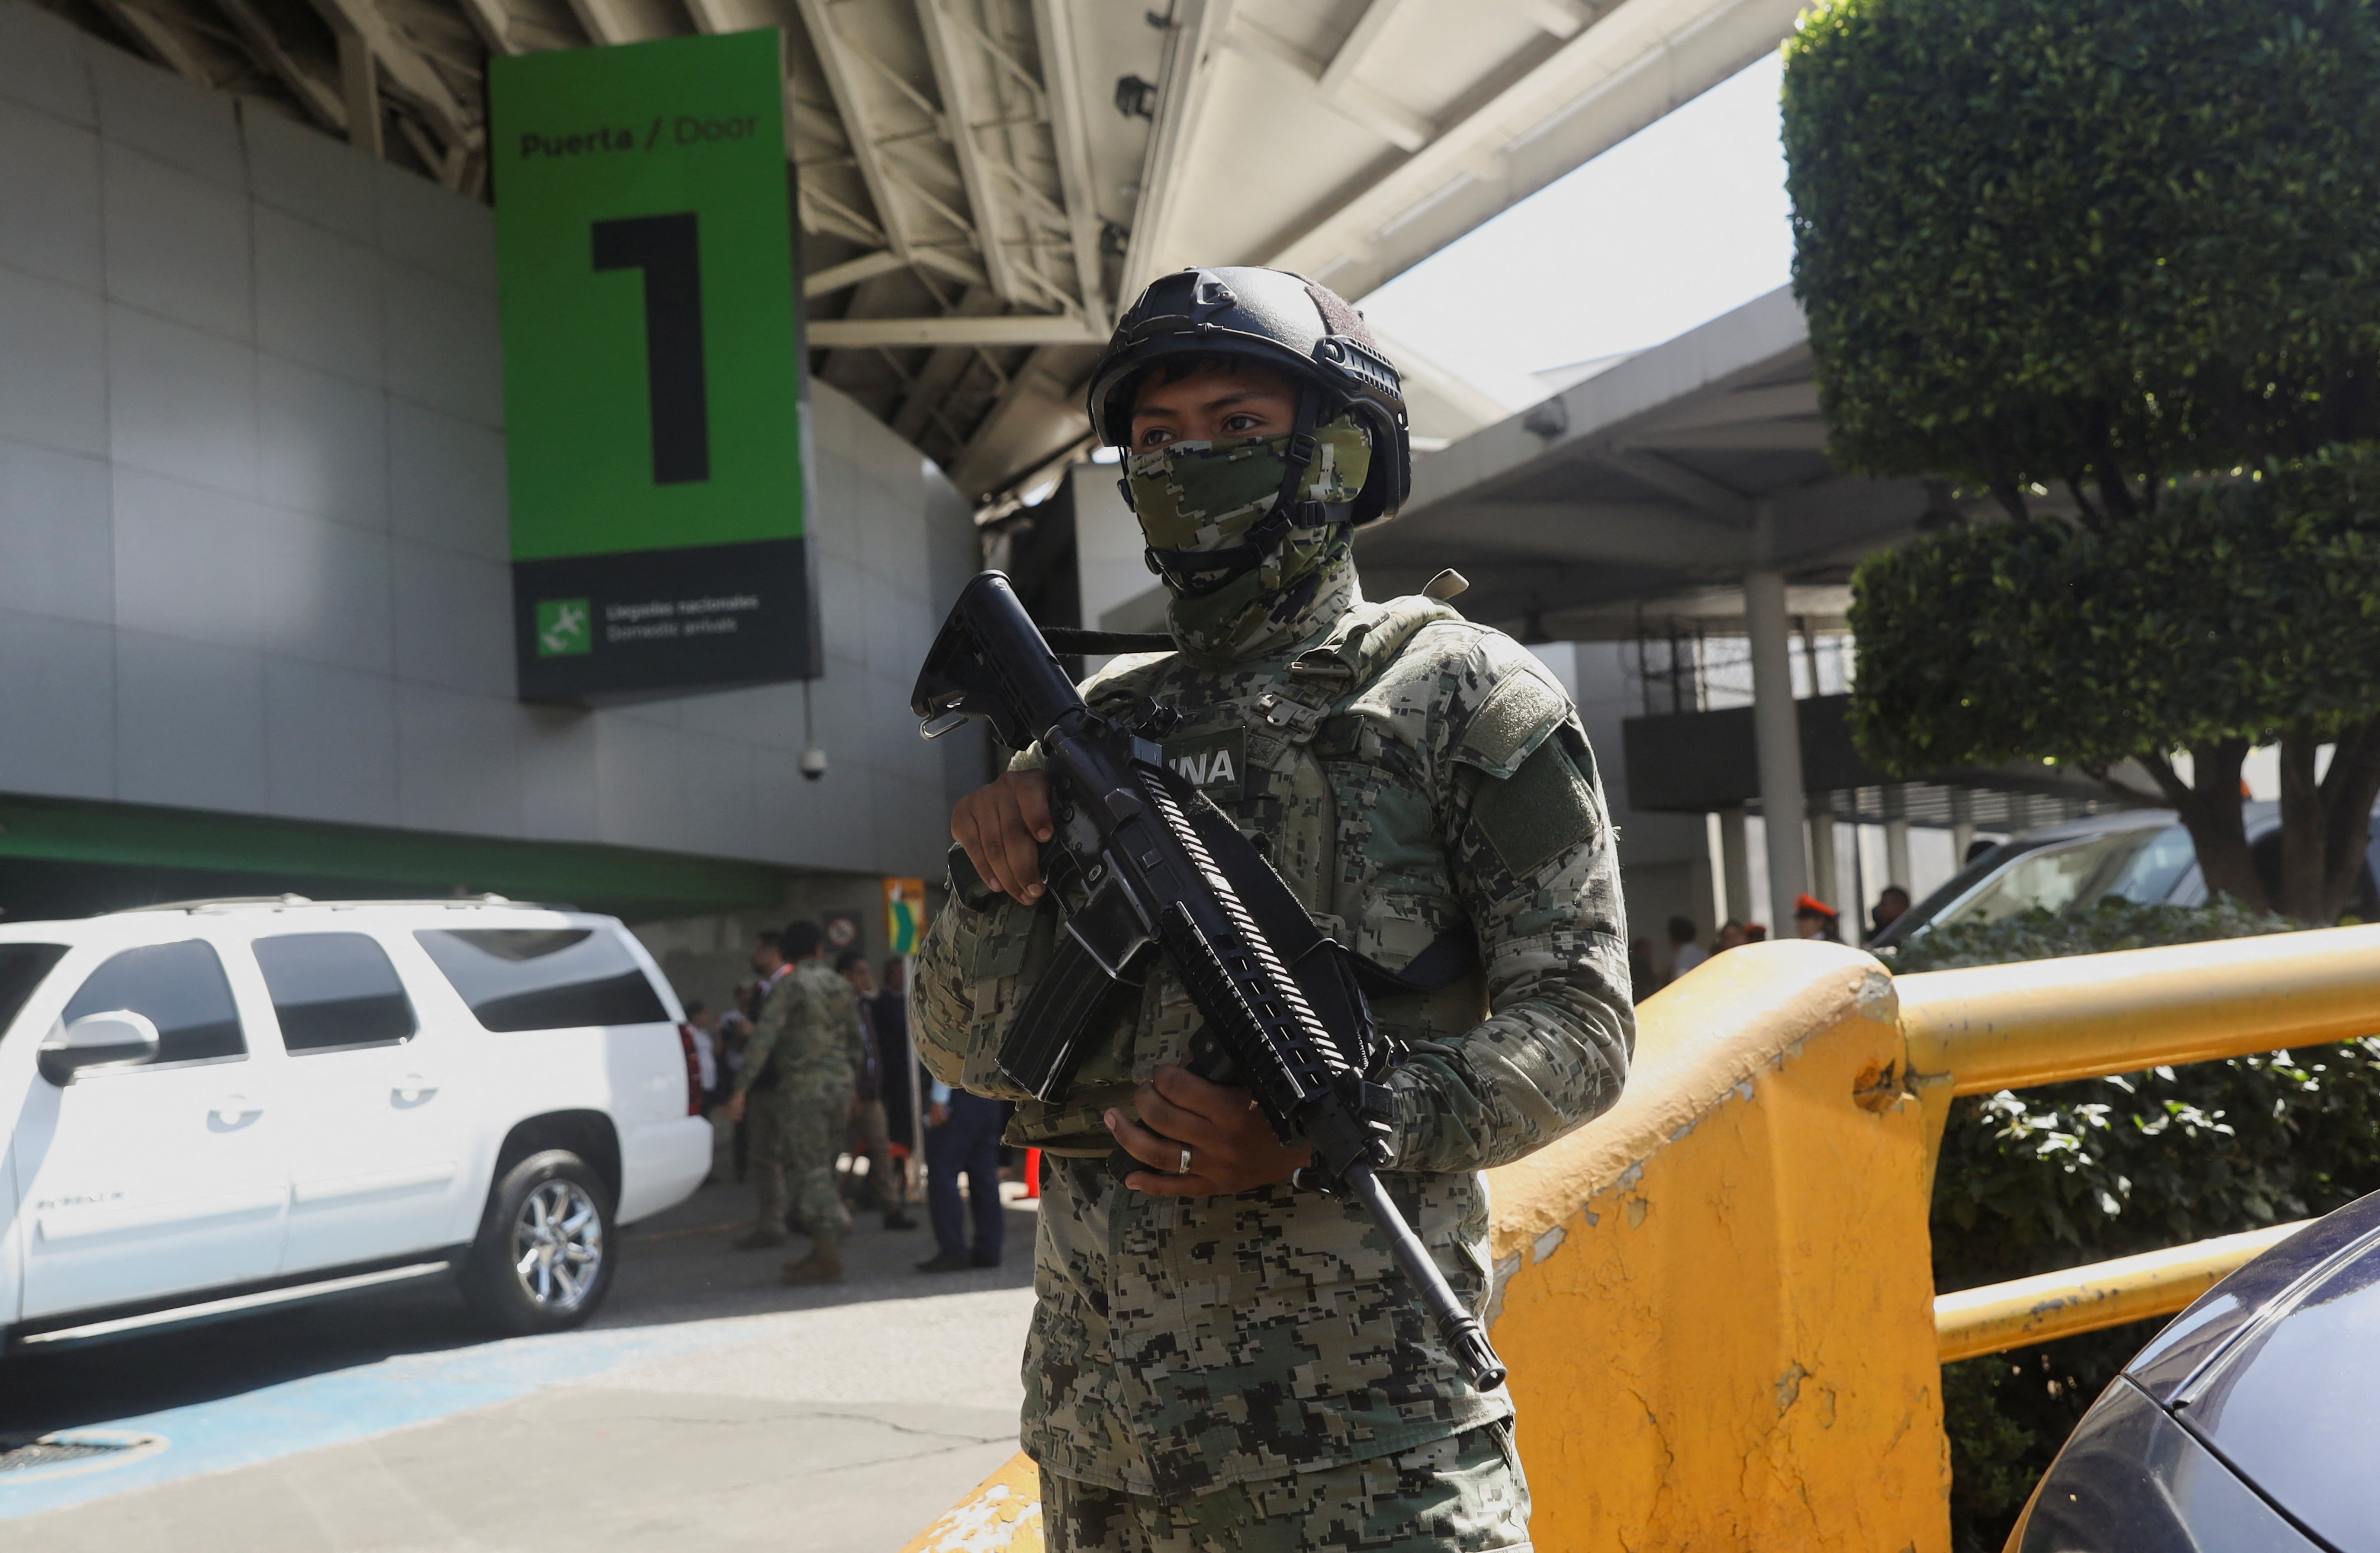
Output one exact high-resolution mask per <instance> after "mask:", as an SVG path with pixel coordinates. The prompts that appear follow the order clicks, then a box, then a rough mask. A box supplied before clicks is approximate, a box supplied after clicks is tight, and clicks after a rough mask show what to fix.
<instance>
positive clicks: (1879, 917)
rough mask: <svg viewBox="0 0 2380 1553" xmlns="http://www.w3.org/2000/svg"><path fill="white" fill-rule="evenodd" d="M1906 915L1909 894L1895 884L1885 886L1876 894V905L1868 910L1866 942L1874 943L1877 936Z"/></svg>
mask: <svg viewBox="0 0 2380 1553" xmlns="http://www.w3.org/2000/svg"><path fill="white" fill-rule="evenodd" d="M1908 913H1909V892H1908V891H1906V890H1903V889H1902V888H1901V887H1900V886H1899V885H1897V884H1888V885H1886V886H1885V887H1884V889H1883V890H1882V891H1881V892H1878V893H1877V895H1876V904H1875V905H1873V906H1870V907H1869V908H1868V914H1867V916H1868V923H1869V927H1868V931H1867V941H1868V942H1870V943H1874V942H1875V941H1876V938H1877V935H1879V934H1881V933H1882V932H1883V931H1884V930H1885V929H1886V928H1889V927H1891V926H1892V925H1893V924H1894V923H1896V922H1898V921H1900V919H1901V918H1902V917H1903V916H1907V915H1908Z"/></svg>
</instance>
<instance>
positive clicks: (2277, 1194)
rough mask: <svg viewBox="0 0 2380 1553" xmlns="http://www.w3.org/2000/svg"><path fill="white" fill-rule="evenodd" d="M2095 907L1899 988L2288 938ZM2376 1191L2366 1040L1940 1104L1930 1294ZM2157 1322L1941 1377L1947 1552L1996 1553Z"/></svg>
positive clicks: (1941, 937) (1991, 938)
mask: <svg viewBox="0 0 2380 1553" xmlns="http://www.w3.org/2000/svg"><path fill="white" fill-rule="evenodd" d="M2293 926H2294V925H2293V924H2290V923H2289V922H2288V921H2286V920H2285V919H2282V918H2279V917H2275V916H2265V915H2261V914H2257V913H2252V912H2247V911H2243V910H2241V909H2240V908H2239V907H2237V906H2235V905H2230V904H2221V905H2216V906H2211V907H2204V908H2196V909H2192V908H2184V907H2178V906H2162V905H2159V906H2136V905H2132V904H2130V903H2127V902H2109V903H2107V904H2104V905H2102V906H2101V907H2100V908H2099V909H2098V910H2096V911H2094V912H2090V913H2085V914H2078V915H2074V916H2052V915H2051V914H2049V913H2047V912H2034V913H2033V914H2031V915H2029V916H2020V917H2015V918H2011V919H2010V920H2008V921H2005V922H1998V923H1991V924H1983V925H1975V926H1969V927H1950V928H1938V929H1937V930H1935V931H1934V932H1932V933H1928V934H1926V935H1925V936H1924V937H1922V938H1921V939H1920V940H1918V941H1917V942H1915V943H1913V944H1910V945H1907V946H1905V947H1903V948H1901V949H1900V950H1899V951H1898V952H1895V953H1894V954H1893V955H1892V956H1891V959H1892V961H1893V962H1894V968H1895V970H1896V971H1898V972H1911V971H1916V970H1930V969H1946V968H1949V967H1951V966H1957V965H1992V964H1998V963H2003V962H2006V961H2010V960H2028V959H2046V958H2055V957H2058V956H2062V955H2067V954H2091V953H2098V952H2105V951H2110V950H2119V949H2138V948H2143V947H2147V946H2149V945H2152V944H2159V943H2190V942H2198V941H2203V940H2210V939H2228V938H2240V937H2245V936H2250V935H2253V934H2258V933H2265V932H2276V931H2286V930H2289V928H2291V927H2293ZM2375 1186H2380V1038H2374V1039H2365V1040H2358V1041H2349V1042H2346V1043H2344V1044H2341V1045H2338V1046H2324V1047H2317V1048H2312V1049H2306V1050H2303V1051H2294V1052H2274V1053H2271V1054H2268V1055H2265V1056H2261V1057H2245V1058H2238V1059H2235V1060H2233V1061H2230V1062H2204V1063H2198V1064H2194V1065H2192V1066H2188V1067H2181V1068H2156V1069H2153V1070H2150V1071H2148V1072H2145V1073H2135V1074H2119V1075H2117V1076H2114V1077H2110V1078H2101V1079H2086V1080H2081V1081H2078V1082H2075V1083H2070V1084H2058V1085H2049V1086H2044V1087H2042V1088H2038V1089H2029V1090H2025V1091H2022V1093H2011V1092H2009V1091H2002V1092H2001V1093H1999V1094H1998V1095H1991V1096H1982V1097H1974V1098H1967V1099H1962V1100H1959V1101H1957V1102H1955V1103H1954V1104H1953V1106H1952V1108H1951V1113H1950V1119H1949V1127H1948V1128H1947V1130H1946V1131H1945V1133H1944V1135H1943V1139H1942V1157H1941V1165H1940V1168H1939V1169H1938V1171H1937V1173H1936V1175H1935V1182H1934V1204H1933V1237H1934V1280H1935V1287H1936V1288H1937V1289H1938V1290H1942V1291H1944V1292H1949V1291H1951V1290H1957V1289H1969V1288H1973V1287H1975V1286H1977V1285H1979V1284H1985V1283H1998V1282H2001V1281H2003V1280H2008V1279H2013V1278H2023V1277H2027V1276H2029V1275H2031V1274H2034V1273H2039V1272H2050V1271H2054V1270H2057V1269H2058V1268H2070V1267H2077V1266H2081V1265H2083V1264H2085V1263H2090V1262H2097V1261H2103V1260H2106V1259H2107V1258H2108V1257H2113V1256H2130V1255H2131V1254H2133V1253H2135V1252H2141V1251H2152V1250H2155V1249H2158V1248H2160V1247H2163V1246H2169V1245H2175V1244H2181V1243H2183V1242H2187V1241H2193V1240H2200V1239H2204V1238H2205V1237H2207V1236H2210V1235H2223V1234H2230V1233H2234V1232H2236V1231H2241V1230H2251V1229H2256V1228H2260V1227H2262V1226H2264V1225H2267V1224H2273V1223H2277V1222H2281V1221H2284V1220H2287V1219H2303V1218H2310V1217H2313V1216H2315V1215H2318V1214H2323V1213H2327V1212H2329V1211H2330V1210H2331V1209H2333V1208H2336V1207H2341V1206H2343V1205H2344V1204H2346V1203H2348V1202H2350V1201H2352V1200H2353V1199H2354V1198H2355V1197H2357V1196H2360V1195H2362V1194H2363V1193H2364V1192H2366V1191H2369V1190H2372V1189H2373V1188H2374V1187H2375ZM2163 1325H2164V1320H2163V1318H2159V1319H2156V1320H2152V1321H2144V1322H2139V1323H2136V1324H2134V1325H2131V1326H2128V1327H2119V1328H2115V1329H2109V1330H2107V1331H2104V1332H2093V1333H2088V1334H2086V1335H2084V1336H2082V1337H2076V1338H2068V1339H2064V1340H2062V1341H2058V1342H2052V1343H2045V1344H2042V1345H2040V1346H2039V1347H2034V1348H2026V1349H2019V1350H2015V1351H2013V1352H2011V1353H2001V1354H1993V1355H1990V1356H1987V1357H1985V1358H1981V1359H1972V1360H1969V1361H1967V1362H1965V1363H1963V1364H1958V1365H1946V1366H1944V1368H1943V1372H1942V1392H1943V1401H1944V1406H1945V1410H1946V1413H1947V1415H1948V1416H1947V1423H1948V1427H1949V1436H1950V1463H1951V1512H1952V1526H1953V1532H1954V1536H1955V1542H1956V1546H1957V1547H1959V1548H1960V1549H1961V1553H1968V1550H1973V1553H1997V1550H1998V1548H1999V1547H2000V1546H2001V1543H2002V1542H2003V1541H2004V1540H2005V1539H2006V1537H2007V1535H2008V1531H2009V1528H2010V1524H2011V1523H2013V1521H2014V1520H2015V1517H2016V1513H2017V1511H2019V1510H2021V1509H2022V1507H2023V1504H2024V1499H2025V1497H2026V1496H2027V1495H2028V1494H2030V1493H2031V1492H2032V1489H2033V1485H2034V1482H2035V1481H2037V1480H2038V1479H2039V1477H2040V1475H2041V1474H2042V1473H2043V1472H2044V1471H2045V1470H2046V1468H2047V1467H2048V1465H2049V1462H2050V1459H2051V1458H2052V1457H2053V1456H2055V1455H2056V1454H2057V1452H2058V1446H2059V1445H2060V1444H2062V1443H2063V1442H2064V1440H2065V1438H2066V1436H2067V1435H2068V1434H2069V1433H2070V1431H2071V1430H2072V1428H2073V1426H2074V1424H2075V1421H2076V1420H2078V1419H2079V1418H2081V1417H2082V1415H2083V1410H2084V1409H2085V1408H2087V1407H2089V1406H2090V1404H2091V1402H2092V1401H2093V1400H2094V1399H2095V1398H2096V1397H2097V1396H2098V1394H2099V1392H2100V1391H2101V1389H2104V1388H2105V1387H2106V1385H2107V1382H2108V1381H2109V1380H2111V1379H2113V1378H2114V1377H2115V1376H2116V1374H2117V1372H2118V1371H2119V1370H2120V1369H2122V1367H2123V1365H2124V1362H2125V1361H2126V1360H2128V1359H2129V1358H2131V1355H2132V1354H2133V1353H2135V1352H2137V1351H2138V1350H2139V1348H2140V1347H2141V1345H2142V1344H2143V1343H2144V1342H2146V1341H2148V1339H2149V1338H2150V1337H2151V1336H2152V1335H2154V1334H2155V1331H2156V1330H2157V1329H2158V1328H2160V1327H2161V1326H2163Z"/></svg>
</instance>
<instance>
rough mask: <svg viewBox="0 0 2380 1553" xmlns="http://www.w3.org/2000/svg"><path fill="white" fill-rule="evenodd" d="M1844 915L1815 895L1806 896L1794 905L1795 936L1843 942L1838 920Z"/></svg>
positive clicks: (1829, 941)
mask: <svg viewBox="0 0 2380 1553" xmlns="http://www.w3.org/2000/svg"><path fill="white" fill-rule="evenodd" d="M1840 916H1842V914H1841V913H1840V912H1839V911H1837V910H1836V909H1835V908H1834V907H1832V906H1830V905H1828V904H1827V903H1826V902H1824V901H1822V900H1820V899H1818V898H1817V897H1816V896H1815V895H1804V896H1803V897H1802V898H1801V899H1799V900H1797V901H1795V902H1794V903H1793V934H1794V936H1795V937H1796V938H1803V939H1823V940H1826V941H1827V942H1828V943H1840V942H1842V941H1843V935H1842V932H1841V929H1840V927H1839V926H1838V918H1840Z"/></svg>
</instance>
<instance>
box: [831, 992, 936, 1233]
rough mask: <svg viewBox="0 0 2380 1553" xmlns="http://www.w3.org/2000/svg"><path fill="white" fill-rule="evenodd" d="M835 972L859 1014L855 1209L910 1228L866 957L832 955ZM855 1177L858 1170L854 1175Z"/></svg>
mask: <svg viewBox="0 0 2380 1553" xmlns="http://www.w3.org/2000/svg"><path fill="white" fill-rule="evenodd" d="M834 969H835V974H836V975H838V976H840V977H843V979H844V980H845V981H847V982H849V983H850V984H851V995H852V998H853V999H854V1000H855V1001H856V1004H857V1007H858V1010H859V1050H858V1052H857V1053H856V1058H857V1062H858V1087H857V1093H856V1096H855V1097H854V1098H853V1100H852V1106H851V1129H850V1149H851V1157H852V1159H854V1160H855V1161H856V1160H858V1159H860V1158H861V1157H863V1156H865V1157H866V1159H867V1160H868V1185H867V1188H866V1193H867V1198H871V1199H873V1200H872V1201H868V1200H866V1199H863V1200H862V1201H861V1203H860V1204H859V1206H861V1207H878V1208H881V1209H882V1210H883V1212H884V1227H885V1228H886V1229H888V1230H914V1229H916V1228H917V1220H916V1219H912V1218H910V1217H909V1213H908V1208H909V1183H908V1182H907V1181H905V1179H903V1177H902V1174H901V1172H900V1171H896V1170H894V1169H893V1168H892V1135H891V1134H890V1133H889V1132H888V1131H887V1130H886V1125H885V1115H884V1061H883V1048H882V1045H881V1043H880V1042H879V1041H878V1040H877V1038H876V983H875V979H874V978H873V977H870V976H869V975H868V956H867V955H865V954H862V953H861V952H859V951H857V950H856V949H846V950H844V952H842V953H841V954H838V955H836V956H835V961H834ZM853 1173H854V1174H855V1175H856V1174H857V1173H858V1172H857V1171H854V1172H853Z"/></svg>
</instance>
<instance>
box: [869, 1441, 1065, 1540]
mask: <svg viewBox="0 0 2380 1553" xmlns="http://www.w3.org/2000/svg"><path fill="white" fill-rule="evenodd" d="M901 1553H1043V1545H1042V1537H1041V1469H1040V1468H1038V1467H1037V1466H1035V1465H1034V1464H1033V1460H1032V1458H1031V1457H1029V1456H1026V1455H1025V1454H1024V1453H1023V1452H1022V1451H1020V1452H1018V1453H1017V1454H1016V1455H1014V1456H1011V1457H1010V1458H1009V1459H1008V1461H1007V1462H1006V1464H1005V1465H1003V1466H1002V1467H1001V1469H1000V1470H999V1471H998V1472H995V1473H993V1474H991V1475H990V1477H987V1478H985V1479H984V1480H983V1481H982V1482H980V1483H978V1484H977V1485H976V1486H975V1488H974V1491H973V1492H971V1493H969V1494H968V1495H967V1497H966V1498H963V1499H961V1500H960V1501H959V1502H958V1503H956V1504H954V1505H953V1506H951V1508H950V1509H948V1510H946V1511H942V1513H941V1518H940V1519H939V1520H937V1521H936V1522H935V1523H933V1524H932V1525H930V1526H929V1527H927V1528H926V1529H925V1531H924V1532H923V1533H921V1534H919V1535H918V1536H917V1539H916V1540H915V1541H913V1542H911V1543H910V1544H909V1546H908V1547H904V1548H903V1549H901Z"/></svg>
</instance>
